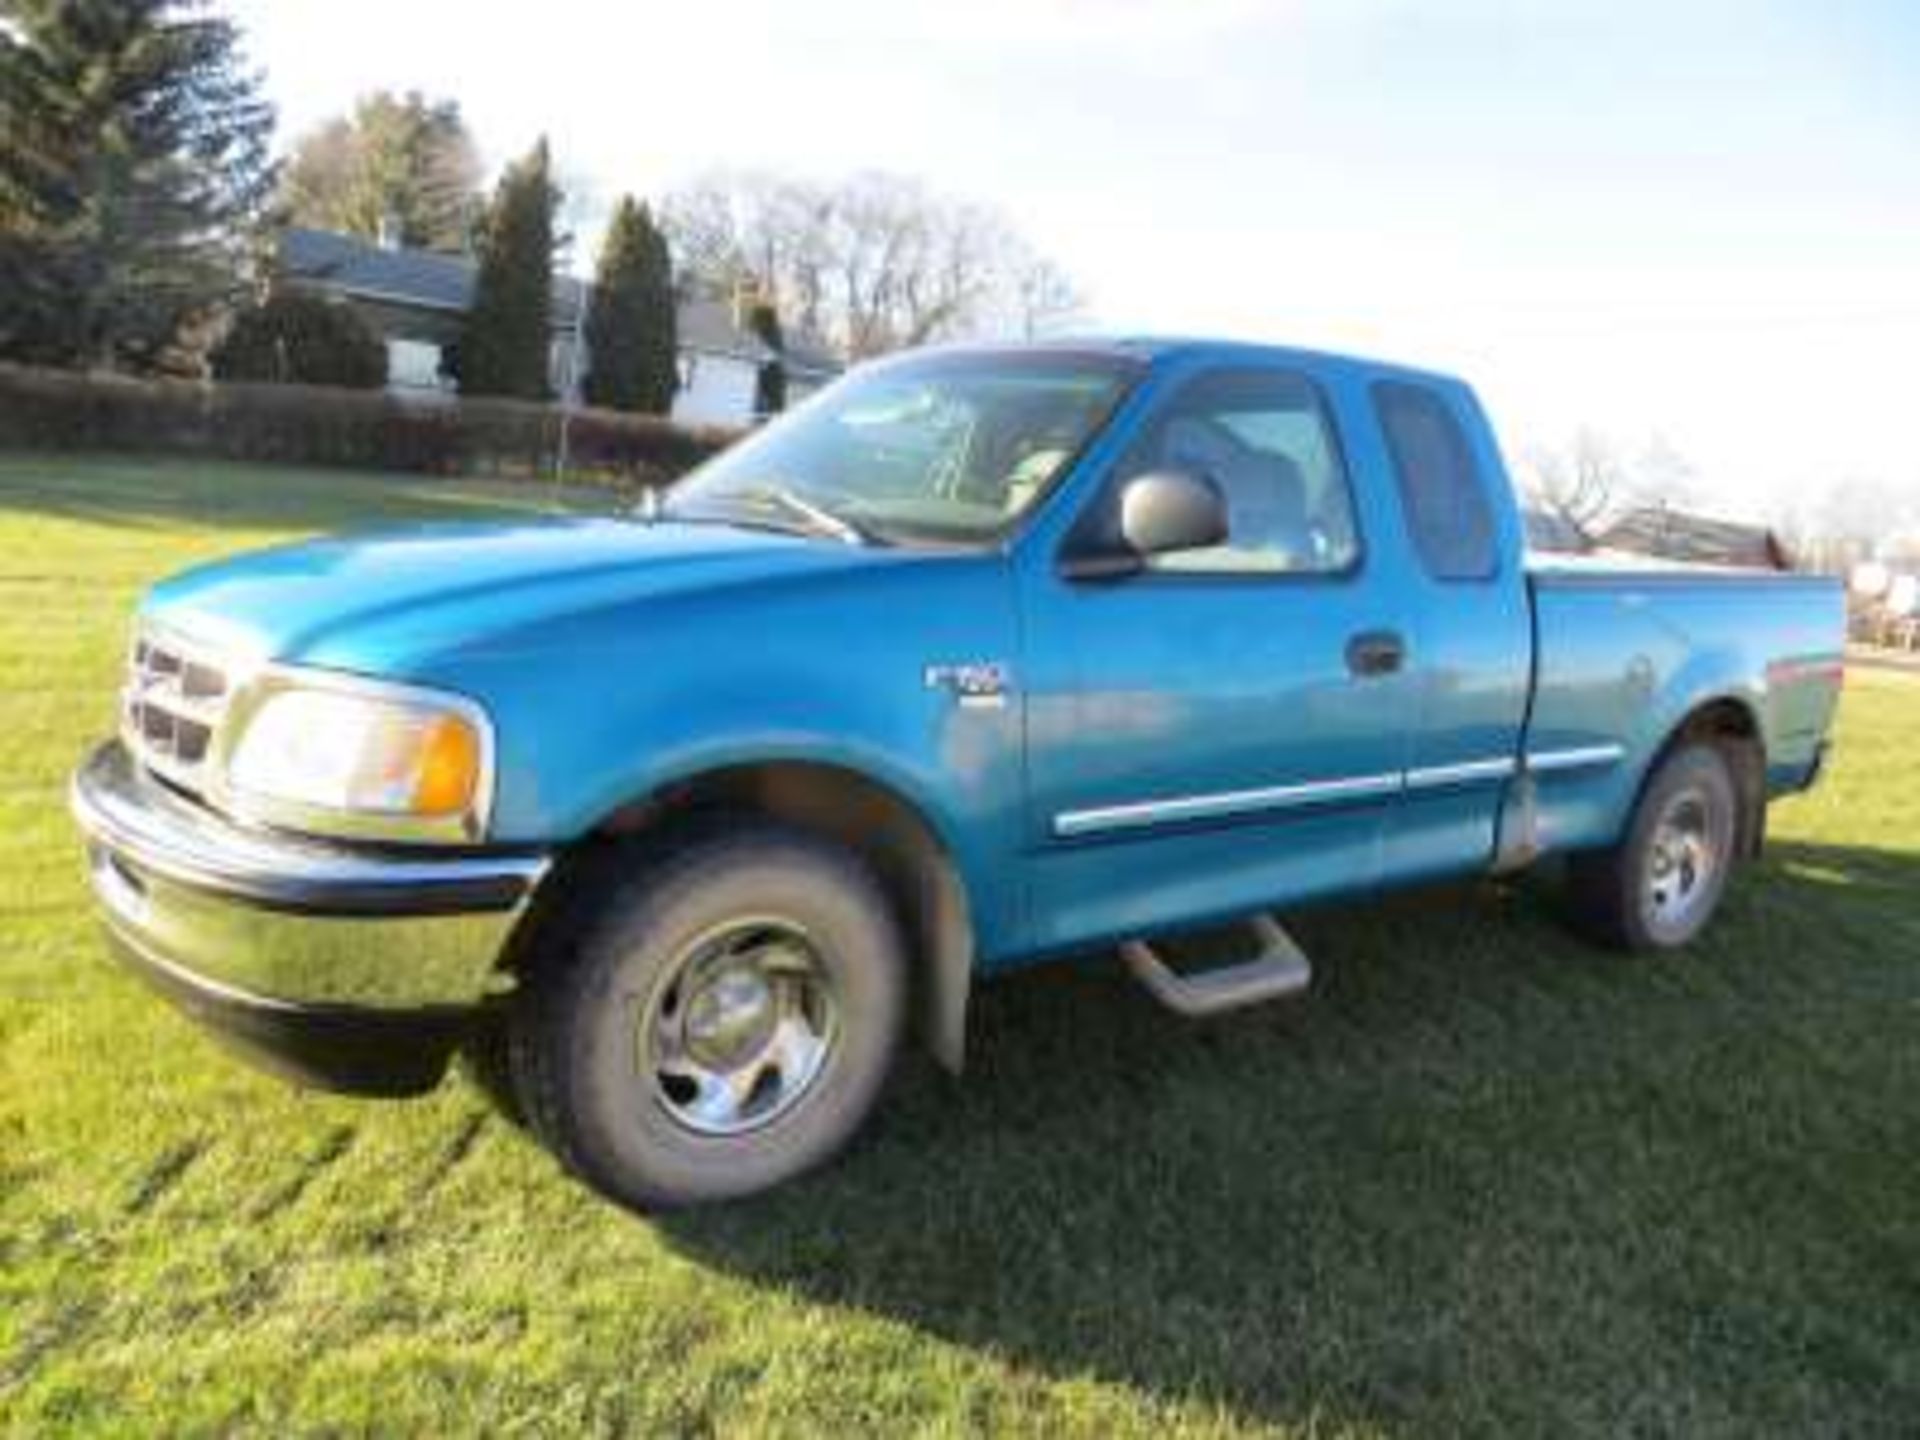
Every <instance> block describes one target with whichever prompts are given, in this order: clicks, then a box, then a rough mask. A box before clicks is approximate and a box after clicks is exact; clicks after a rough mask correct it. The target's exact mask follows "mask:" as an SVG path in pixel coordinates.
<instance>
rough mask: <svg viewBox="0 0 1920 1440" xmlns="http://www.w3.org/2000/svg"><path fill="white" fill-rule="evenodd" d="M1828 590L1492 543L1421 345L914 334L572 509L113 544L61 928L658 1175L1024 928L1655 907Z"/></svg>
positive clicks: (1799, 661) (1744, 817) (198, 995)
mask: <svg viewBox="0 0 1920 1440" xmlns="http://www.w3.org/2000/svg"><path fill="white" fill-rule="evenodd" d="M1842 603H1843V602H1842V596H1841V592H1840V590H1839V588H1838V587H1837V586H1836V585H1835V584H1833V583H1831V582H1828V581H1826V580H1821V579H1815V578H1809V577H1801V576H1784V575H1774V574H1756V573H1745V572H1706V571H1697V570H1687V569H1679V568H1672V567H1664V568H1662V567H1655V566H1652V565H1627V564H1608V563H1596V562H1579V561H1574V560H1555V561H1546V560H1542V559H1538V558H1535V559H1532V560H1529V558H1528V557H1527V556H1526V555H1525V554H1524V553H1523V546H1522V528H1521V520H1520V516H1519V513H1518V511H1517V509H1516V507H1515V505H1514V502H1513V499H1512V497H1511V494H1510V491H1509V489H1508V484H1507V480H1506V476H1505V471H1504V469H1503V466H1502V462H1501V459H1500V455H1499V452H1498V450H1497V448H1496V445H1495V442H1494V438H1493V436H1492V433H1491V431H1490V430H1489V428H1488V426H1487V424H1486V421H1485V420H1484V418H1483V416H1482V414H1481V410H1480V407H1479V405H1478V404H1477V402H1476V401H1475V399H1474V397H1473V394H1472V393H1471V392H1470V391H1469V389H1468V388H1467V387H1466V386H1465V385H1463V384H1461V383H1460V382H1458V381H1456V380H1453V379H1449V378H1446V377H1443V376H1439V375H1434V374H1429V373H1425V372H1422V371H1416V370H1411V369H1406V368H1402V367H1398V366H1393V365H1386V364H1379V363H1374V362H1370V361H1364V360H1357V359H1350V358H1343V357H1336V356H1329V355H1323V354H1316V353H1308V352H1302V351H1294V350H1282V349H1268V348H1261V347H1252V346H1239V345H1226V344H1215V343H1194V342H1148V341H1140V342H1131V341H1128V342H1101V343H1097V344H1096V343H1084V344H1060V345H1054V346H1041V347H1029V348H1018V349H960V350H951V351H932V352H921V353H913V354H908V355H905V356H903V357H899V358H896V359H893V360H890V361H886V362H882V363H876V364H872V365H868V366H864V367H861V368H860V369H858V370H856V371H855V372H853V373H852V374H851V375H850V376H848V377H847V378H846V379H844V380H842V381H841V382H839V383H838V384H836V385H834V386H832V387H830V388H829V389H828V390H826V391H825V392H823V393H822V394H820V395H819V396H817V397H815V398H813V399H812V400H810V401H809V402H808V403H807V404H805V405H804V406H802V407H801V408H799V409H798V410H796V411H795V412H793V413H792V414H789V415H787V416H786V417H784V418H782V419H780V420H778V421H776V422H775V423H773V424H771V425H769V426H767V427H765V428H764V429H763V430H761V431H759V432H758V433H756V434H754V435H753V436H751V437H750V438H748V439H746V440H744V441H742V442H740V443H739V444H737V445H735V446H734V447H733V448H731V449H730V450H728V451H726V452H725V453H723V454H721V455H720V456H718V457H716V458H715V459H713V460H711V461H709V462H708V463H707V464H706V465H704V466H703V467H701V468H700V469H699V470H697V471H695V472H694V473H693V474H692V475H690V476H689V477H687V478H686V479H684V480H683V481H681V482H680V483H679V484H677V485H675V486H673V487H672V488H671V490H670V491H668V492H667V493H666V494H665V495H664V497H663V498H660V499H659V500H657V501H656V502H655V503H653V504H650V505H647V506H645V507H642V508H641V509H640V510H638V511H636V512H635V513H634V514H633V515H632V516H630V517H626V518H618V519H583V518H577V517H576V518H548V519H533V520H527V521H524V522H515V523H503V524H497V525H486V526H478V525H463V526H449V527H444V528H421V529H414V530H403V531H399V532H393V533H386V534H378V535H369V536H364V537H346V538H334V539H321V540H315V541H311V542H307V543H302V544H295V545H290V546H286V547H283V548H278V549H272V550H267V551H264V552H262V553H258V554H253V555H246V556H241V557H239V558H236V559H230V560H226V561H223V562H220V563H217V564H213V565H209V566H206V567H203V568H200V569H197V570H193V571H190V572H188V573H186V574H184V575H180V576H178V577H176V578H173V579H171V580H168V581H165V582H164V583H162V584H160V585H158V586H157V587H155V588H154V589H153V591H152V592H151V593H150V594H149V595H148V596H147V598H146V600H145V602H144V604H143V606H142V607H141V610H140V614H139V616H138V620H137V624H136V628H135V635H134V640H133V645H132V651H131V656H130V661H129V674H128V677H127V683H126V689H125V693H124V696H123V701H122V708H121V716H120V723H119V735H118V738H117V739H115V740H113V741H111V742H109V743H107V744H106V745H104V746H103V747H101V748H100V749H98V750H96V751H95V752H94V753H93V754H92V755H91V756H90V757H89V758H87V759H86V760H85V761H84V763H83V764H82V765H81V767H80V769H79V771H78V773H77V774H76V776H75V779H74V784H73V791H72V803H73V808H74V811H75V813H76V816H77V818H78V821H79V824H80V828H81V829H82V831H83V832H84V834H85V837H86V841H87V850H88V856H89V865H90V872H91V878H92V884H93V887H94V892H95V894H96V896H97V899H98V902H99V907H100V909H101V912H102V914H103V915H104V918H105V920H106V923H107V926H108V928H109V930H110V932H111V934H112V935H113V937H114V938H115V939H116V940H117V941H118V942H119V943H118V948H119V950H120V951H121V952H122V954H123V955H124V956H125V957H126V958H127V959H128V960H129V962H130V963H131V964H132V965H133V967H134V968H135V969H136V970H138V971H139V972H141V973H142V974H143V975H145V976H146V977H147V978H148V979H149V980H151V981H152V982H153V983H154V984H156V985H157V986H158V987H159V988H160V989H161V990H162V991H163V992H164V993H166V994H167V995H169V996H170V997H171V998H172V999H174V1000H175V1001H176V1002H178V1003H179V1004H180V1005H182V1006H183V1007H184V1008H185V1009H186V1010H187V1011H189V1012H190V1013H191V1014H193V1015H194V1016H195V1017H196V1018H198V1019H200V1020H202V1021H205V1022H207V1023H208V1024H209V1025H211V1026H212V1027H213V1028H214V1029H215V1030H216V1031H218V1032H220V1033H222V1034H224V1035H225V1036H226V1037H227V1038H228V1039H229V1040H230V1041H232V1042H233V1043H235V1044H236V1045H238V1046H239V1047H240V1048H242V1049H243V1050H246V1051H250V1052H252V1053H253V1054H254V1055H255V1056H256V1057H257V1058H260V1059H263V1060H265V1061H266V1062H268V1063H271V1064H273V1065H275V1066H277V1067H278V1068H280V1069H281V1070H283V1071H285V1072H288V1073H291V1074H292V1075H294V1076H295V1077H297V1078H301V1079H304V1080H306V1081H308V1082H311V1083H316V1084H320V1085H325V1086H330V1087H333V1088H337V1089H345V1090H349V1091H357V1092H362V1093H385V1094H404V1093H412V1092H417V1091H420V1090H423V1089H425V1088H428V1087H430V1086H432V1085H434V1084H436V1083H437V1082H438V1081H439V1080H440V1078H441V1076H442V1075H443V1073H444V1072H445V1070H446V1068H447V1065H448V1062H449V1060H450V1058H451V1057H452V1056H453V1055H454V1054H455V1053H456V1052H458V1051H459V1050H460V1048H461V1047H462V1046H465V1045H472V1044H479V1043H481V1041H480V1040H479V1039H478V1038H477V1037H481V1036H488V1035H490V1036H494V1037H497V1043H495V1042H488V1043H495V1049H494V1051H493V1052H492V1053H493V1055H494V1058H495V1059H496V1060H498V1061H500V1062H501V1064H502V1066H503V1068H504V1070H505V1072H506V1073H507V1074H508V1075H509V1077H510V1084H511V1086H512V1091H513V1095H514V1097H515V1101H516V1103H517V1104H518V1106H519V1108H520V1109H521V1110H522V1112H523V1113H524V1114H525V1116H526V1117H527V1118H528V1120H529V1121H530V1123H531V1125H532V1126H533V1128H534V1129H535V1131H536V1132H537V1133H538V1134H539V1135H540V1136H541V1137H542V1138H543V1139H544V1140H545V1141H546V1142H547V1143H549V1144H550V1145H551V1146H552V1148H553V1149H554V1150H555V1151H556V1153H557V1154H558V1155H559V1156H560V1157H561V1158H562V1159H563V1160H564V1161H565V1162H566V1163H567V1164H568V1165H569V1166H570V1167H572V1168H573V1169H574V1170H575V1171H576V1172H577V1173H579V1174H580V1175H582V1176H584V1177H585V1178H587V1179H588V1180H589V1181H591V1182H592V1183H594V1184H596V1185H598V1186H599V1187H601V1188H602V1189H603V1190H605V1191H606V1192H608V1193H609V1194H611V1195H613V1196H614V1197H616V1198H618V1199H619V1200H621V1201H623V1202H625V1203H628V1204H631V1205H635V1206H639V1207H642V1208H648V1207H660V1206H670V1205H676V1204H687V1203H693V1202H698V1201H703V1200H710V1199H715V1198H720V1197H724V1196H729V1195H737V1194H741V1193H745V1192H749V1191H753V1190H756V1189H760V1188H762V1187H765V1186H768V1185H771V1184H773V1183H775V1182H778V1181H780V1180H782V1179H785V1178H787V1177H789V1176H791V1175H794V1174H796V1173H798V1172H799V1171H801V1170H804V1169H806V1168H808V1167H810V1166H812V1165H815V1164H817V1163H819V1162H820V1161H822V1160H823V1159H824V1158H825V1157H827V1156H828V1155H830V1154H831V1153H832V1152H834V1151H835V1150H836V1149H837V1148H838V1147H839V1146H841V1145H842V1143H843V1142H845V1141H846V1139H847V1138H848V1137H849V1136H850V1135H851V1134H852V1133H853V1132H854V1131H855V1129H856V1128H857V1127H858V1126H859V1124H860V1123H861V1121H862V1119H863V1117H865V1115H866V1114H867V1113H868V1111H869V1109H870V1108H871V1106H872V1105H873V1103H874V1101H875V1099H876V1097H877V1096H878V1094H879V1092H880V1090H881V1086H882V1082H883V1080H884V1078H885V1076H886V1073H887V1070H888V1065H889V1061H890V1059H891V1057H892V1055H893V1054H894V1052H895V1049H896V1046H897V1042H898V1040H899V1038H900V1036H901V1035H902V1033H903V1032H904V1031H905V1029H906V1028H907V1022H908V1018H909V1016H910V1015H911V1016H913V1017H917V1019H918V1021H919V1022H920V1023H919V1029H920V1032H921V1033H922V1035H923V1036H924V1038H925V1040H926V1042H927V1044H928V1045H929V1046H930V1047H931V1049H932V1051H933V1052H934V1054H935V1055H936V1057H938V1058H939V1059H940V1060H941V1061H942V1062H943V1063H945V1064H946V1065H948V1066H949V1067H951V1068H955V1069H957V1068H958V1066H959V1063H960V1058H961V1052H962V1043H963V1036H964V1032H965V1022H966V1013H967V1003H968V995H969V991H970V988H971V986H972V984H973V982H974V980H975V978H976V977H979V976H984V975H990V974H992V973H993V972H996V971H1000V970H1004V969H1006V968H1007V967H1009V966H1013V965H1017V964H1021V963H1024V962H1029V961H1033V960H1036V959H1041V958H1044V957H1048V956H1057V955H1061V954H1064V953H1068V952H1071V951H1085V950H1087V949H1088V948H1090V947H1106V948H1109V949H1114V950H1117V951H1118V953H1119V955H1120V956H1121V957H1122V959H1123V961H1124V963H1125V964H1126V965H1127V966H1129V967H1130V968H1131V969H1132V971H1133V972H1134V973H1135V974H1136V975H1137V976H1138V977H1139V978H1140V979H1141V980H1142V981H1143V982H1144V983H1145V985H1146V986H1147V988H1148V989H1149V990H1150V991H1151V992H1152V993H1153V994H1154V995H1155V996H1156V997H1158V998H1159V999H1160V1000H1162V1001H1164V1002H1165V1003H1167V1004H1169V1005H1172V1006H1173V1007H1175V1008H1176V1009H1178V1010H1180V1011H1182V1012H1184V1013H1188V1014H1193V1015H1204V1014H1210V1013H1213V1012H1216V1011H1220V1010H1225V1009H1231V1008H1234V1007H1236V1006H1239V1005H1244V1004H1248V1003H1251V1002H1254V1001H1257V1000H1265V999H1272V998H1275V997H1278V996H1282V995H1286V994H1290V993H1293V992H1295V991H1298V990H1300V989H1302V988H1303V987H1304V986H1305V985H1306V984H1307V983H1308V981H1309V978H1310V974H1311V971H1310V966H1309V964H1308V962H1307V959H1306V957H1305V956H1304V955H1303V954H1302V953H1301V952H1300V951H1299V949H1298V948H1297V947H1295V946H1294V945H1293V943H1292V942H1291V941H1290V940H1289V938H1288V936H1287V933H1286V931H1285V930H1284V929H1283V928H1282V927H1281V925H1280V923H1279V922H1278V921H1277V920H1276V919H1274V918H1273V912H1275V911H1284V910H1286V909H1288V908H1290V907H1298V906H1301V905H1304V904H1307V903H1309V902H1314V901H1320V900H1324V899H1328V898H1331V897H1352V896H1356V895H1360V894H1364V893H1366V892H1370V891H1378V890H1381V889H1384V888H1388V887H1394V886H1405V885H1409V884H1412V883H1415V882H1423V881H1429V880H1433V879H1437V878H1444V877H1449V876H1465V875H1472V874H1475V873H1483V872H1488V871H1496V872H1497V871H1507V870H1512V869H1516V868H1519V867H1522V866H1525V865H1527V864H1529V863H1531V862H1533V861H1534V860H1536V859H1538V858H1540V857H1542V856H1547V855H1555V854H1558V855H1564V856H1565V857H1566V860H1567V870H1568V872H1569V873H1568V887H1569V892H1570V900H1571V909H1572V912H1573V914H1574V915H1575V916H1576V917H1577V918H1578V919H1579V920H1580V921H1582V922H1583V923H1584V925H1585V926H1586V927H1587V928H1588V930H1589V931H1590V932H1591V933H1592V934H1594V935H1595V936H1596V937H1598V938H1599V939H1601V940H1602V941H1605V942H1608V943H1611V944H1613V945H1615V946H1618V947H1622V948H1628V949H1640V950H1648V949H1651V950H1662V949H1667V948H1671V947H1674V946H1678V945H1681V944H1684V943H1685V942H1686V941H1687V940H1689V939H1690V938H1691V937H1692V936H1694V935H1695V934H1696V933H1697V932H1698V931H1699V930H1700V928H1701V926H1702V925H1704V924H1705V923H1706V921H1707V920H1708V918H1709V916H1710V915H1711V914H1712V913H1713V911H1714V908H1715V906H1716V904H1717V903H1718V901H1719V899H1720V897H1721V894H1722V891H1723V888H1724V887H1725V885H1726V884H1727V882H1728V879H1729V876H1730V874H1731V872H1732V871H1733V869H1734V867H1735V864H1736V862H1738V861H1739V860H1741V859H1742V858H1744V857H1747V856H1750V855H1752V854H1753V853H1755V851H1756V850H1757V849H1758V848H1759V846H1760V844H1761V839H1762V833H1763V830H1764V826H1765V819H1766V810H1767V804H1768V802H1769V800H1770V799H1771V798H1772V797H1774V796H1777V795H1779V794H1782V793H1784V792H1789V791H1793V790H1797V789H1800V788H1803V787H1805V786H1807V785H1809V784H1811V783H1812V782H1813V780H1814V778H1815V776H1816V774H1817V773H1818V771H1819V769H1820V765H1821V761H1822V758H1823V755H1824V752H1825V746H1826V734H1827V730H1828V726H1829V723H1830V721H1831V718H1832V715H1833V712H1834V707H1835V702H1836V698H1837V695H1838V692H1839V687H1840V682H1841V672H1840V663H1841V645H1842V619H1843V616H1842ZM1238 921H1245V922H1246V926H1245V933H1246V935H1247V936H1248V943H1247V945H1246V947H1245V953H1244V954H1241V955H1237V956H1233V957H1230V958H1229V960H1228V961H1227V962H1226V963H1225V964H1222V965H1217V966H1215V967H1214V968H1211V969H1202V970H1199V971H1197V972H1196V971H1193V970H1192V969H1185V970H1183V969H1182V968H1180V967H1178V966H1176V965H1175V964H1173V963H1171V961H1170V959H1169V956H1168V947H1167V946H1165V945H1164V944H1161V943H1159V942H1160V941H1161V940H1162V939H1163V938H1164V937H1167V936H1169V935H1171V934H1175V933H1178V932H1183V931H1188V930H1191V929H1194V928H1196V927H1205V926H1210V925H1225V924H1229V923H1232V922H1238Z"/></svg>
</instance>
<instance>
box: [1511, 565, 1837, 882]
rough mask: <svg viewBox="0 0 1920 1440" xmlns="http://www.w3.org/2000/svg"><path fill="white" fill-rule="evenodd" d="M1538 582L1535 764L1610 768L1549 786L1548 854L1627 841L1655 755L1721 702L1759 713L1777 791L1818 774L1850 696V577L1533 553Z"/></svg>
mask: <svg viewBox="0 0 1920 1440" xmlns="http://www.w3.org/2000/svg"><path fill="white" fill-rule="evenodd" d="M1527 580H1528V586H1527V588H1528V593H1529V597H1530V601H1531V604H1532V609H1533V623H1534V634H1535V651H1534V653H1535V666H1536V678H1535V690H1534V699H1533V706H1532V710H1531V713H1530V715H1529V719H1528V727H1527V750H1528V753H1529V754H1541V753H1546V754H1566V755H1581V754H1586V755H1590V756H1592V757H1595V759H1596V762H1598V760H1599V758H1600V757H1612V763H1594V764H1592V765H1588V766H1572V767H1569V768H1568V769H1566V770H1565V771H1564V772H1559V773H1552V774H1546V775H1543V776H1542V777H1541V778H1540V788H1539V837H1540V840H1541V843H1542V844H1543V845H1545V846H1546V847H1547V848H1550V849H1577V848H1582V847H1585V846H1591V845H1600V844H1606V843H1609V842H1611V841H1612V840H1613V839H1615V838H1616V834H1615V832H1616V831H1617V829H1618V827H1619V824H1620V820H1621V817H1622V816H1624V815H1626V814H1627V813H1628V811H1629V808H1630V807H1629V802H1630V801H1631V799H1632V795H1631V790H1632V788H1633V787H1634V785H1635V784H1637V779H1638V777H1639V776H1640V775H1642V774H1643V773H1644V772H1645V770H1646V768H1647V764H1648V762H1649V761H1650V760H1651V759H1652V755H1653V751H1654V750H1655V749H1657V748H1658V747H1659V746H1660V745H1661V744H1662V743H1663V742H1664V740H1665V738H1666V737H1667V736H1668V735H1669V734H1670V733H1672V730H1673V728H1674V726H1675V725H1676V724H1677V723H1678V722H1679V721H1680V720H1681V719H1682V718H1683V717H1685V716H1686V715H1688V714H1689V713H1691V712H1692V711H1694V710H1695V709H1697V708H1698V707H1700V706H1702V705H1706V704H1711V703H1714V702H1716V701H1718V702H1725V703H1727V704H1731V705H1737V706H1739V707H1742V709H1743V711H1744V712H1745V713H1746V714H1747V715H1749V716H1750V717H1751V719H1752V722H1753V726H1754V729H1755V734H1756V738H1757V739H1758V740H1759V741H1760V742H1761V744H1762V745H1763V746H1764V747H1765V754H1766V761H1767V786H1768V789H1769V791H1770V792H1771V793H1776V794H1777V793H1782V792H1785V791H1790V790H1794V789H1798V788H1800V787H1802V786H1803V785H1805V784H1806V783H1807V782H1808V781H1809V780H1810V779H1811V778H1812V775H1813V773H1814V771H1815V769H1816V767H1817V765H1818V763H1819V760H1820V749H1821V745H1822V743H1823V737H1824V735H1825V734H1826V732H1827V728H1828V725H1829V723H1830V722H1831V719H1832V715H1833V708H1834V705H1835V703H1836V701H1837V699H1838V695H1839V690H1840V678H1841V664H1842V659H1843V656H1842V654H1841V652H1840V650H1839V649H1838V648H1837V647H1836V642H1835V637H1836V636H1838V635H1840V634H1842V633H1844V618H1845V596H1844V592H1843V591H1842V588H1841V586H1840V584H1839V582H1838V581H1836V580H1834V579H1831V578H1828V577H1825V576H1813V575H1799V574H1790V573H1781V572H1776V571H1767V570H1744V569H1726V568H1717V567H1711V566H1701V565H1689V564H1682V563H1676V562H1670V561H1664V560H1654V559H1643V558H1641V557H1626V556H1621V557H1613V556H1607V557H1577V556H1553V557H1532V558H1530V559H1529V562H1528V566H1527Z"/></svg>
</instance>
